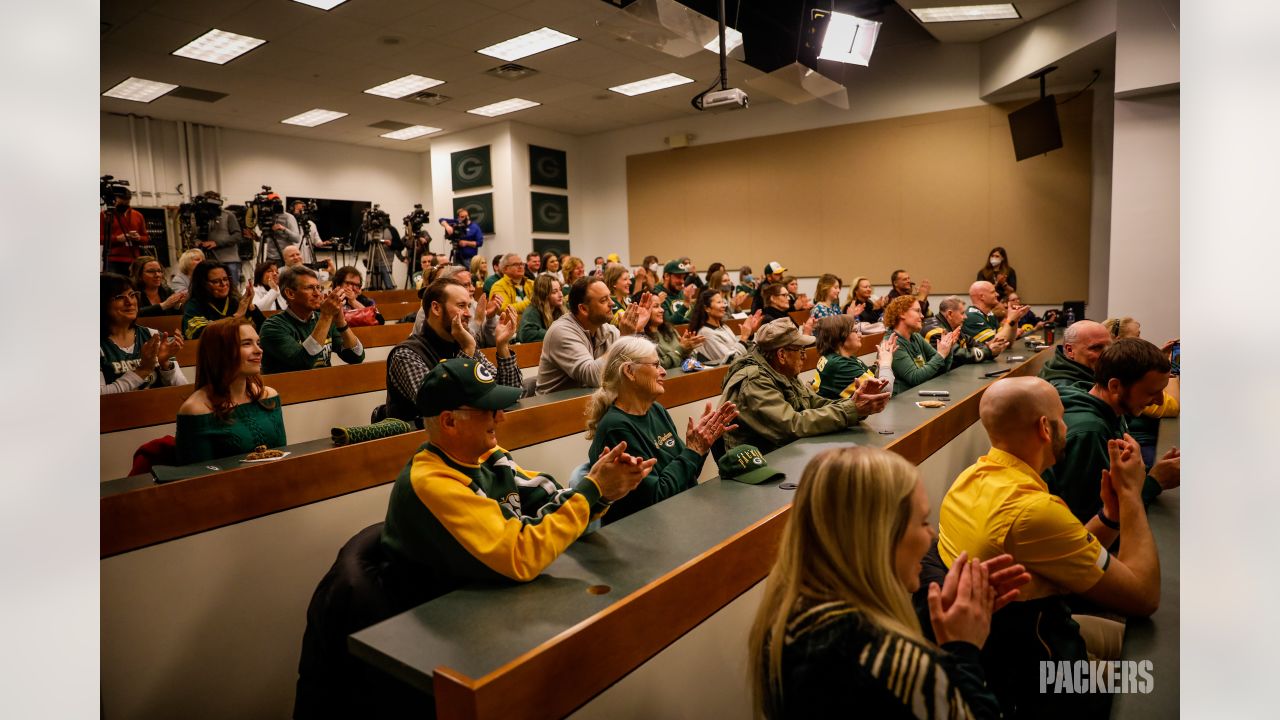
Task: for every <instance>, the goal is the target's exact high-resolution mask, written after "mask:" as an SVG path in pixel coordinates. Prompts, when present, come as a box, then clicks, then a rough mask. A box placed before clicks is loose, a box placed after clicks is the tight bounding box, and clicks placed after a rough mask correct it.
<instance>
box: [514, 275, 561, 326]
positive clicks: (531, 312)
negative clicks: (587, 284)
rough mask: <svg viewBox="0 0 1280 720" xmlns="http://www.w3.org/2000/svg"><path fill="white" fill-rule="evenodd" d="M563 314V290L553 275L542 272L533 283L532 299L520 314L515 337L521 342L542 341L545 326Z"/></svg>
mask: <svg viewBox="0 0 1280 720" xmlns="http://www.w3.org/2000/svg"><path fill="white" fill-rule="evenodd" d="M563 314H564V290H563V289H562V287H561V285H560V281H559V280H557V279H556V276H555V275H552V274H550V273H543V274H541V275H539V276H538V280H537V281H536V282H534V283H533V300H532V302H530V303H529V307H526V308H525V309H524V314H522V315H521V316H520V329H519V330H518V331H517V333H516V337H517V338H518V339H519V340H520V342H522V343H532V342H542V338H543V337H545V336H546V334H547V328H549V327H551V323H553V322H555V321H556V318H558V317H560V316H561V315H563Z"/></svg>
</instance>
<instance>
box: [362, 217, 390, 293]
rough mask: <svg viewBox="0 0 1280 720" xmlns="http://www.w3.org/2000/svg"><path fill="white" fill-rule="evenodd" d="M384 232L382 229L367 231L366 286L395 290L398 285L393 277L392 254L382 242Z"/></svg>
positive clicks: (375, 288)
mask: <svg viewBox="0 0 1280 720" xmlns="http://www.w3.org/2000/svg"><path fill="white" fill-rule="evenodd" d="M384 232H385V231H384V230H381V229H377V230H366V231H365V241H366V243H367V244H368V250H367V251H366V252H365V259H364V268H365V272H366V273H367V274H368V284H367V285H366V286H365V287H367V288H368V289H370V290H394V289H395V287H396V284H395V281H393V280H392V279H391V255H390V254H389V253H388V252H387V246H386V245H383V244H382V238H383V233H384Z"/></svg>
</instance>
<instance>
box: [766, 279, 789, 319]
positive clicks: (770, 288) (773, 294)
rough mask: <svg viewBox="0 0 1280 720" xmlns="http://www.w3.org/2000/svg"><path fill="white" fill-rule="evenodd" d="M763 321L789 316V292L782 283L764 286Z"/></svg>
mask: <svg viewBox="0 0 1280 720" xmlns="http://www.w3.org/2000/svg"><path fill="white" fill-rule="evenodd" d="M763 295H764V322H766V323H768V322H771V321H773V320H781V319H783V318H790V317H791V293H789V292H787V286H786V285H783V284H782V283H773V284H772V285H766V286H765V288H764V293H763Z"/></svg>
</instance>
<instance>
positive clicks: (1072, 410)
mask: <svg viewBox="0 0 1280 720" xmlns="http://www.w3.org/2000/svg"><path fill="white" fill-rule="evenodd" d="M1093 376H1094V384H1093V387H1091V388H1089V389H1088V390H1085V389H1083V388H1080V387H1076V386H1067V387H1060V388H1058V394H1059V395H1060V396H1061V398H1062V404H1063V406H1064V407H1065V408H1066V420H1067V440H1066V448H1065V450H1064V451H1063V453H1062V457H1061V459H1060V460H1058V463H1057V465H1055V466H1054V468H1053V469H1052V470H1049V471H1047V472H1046V473H1045V476H1044V479H1045V482H1046V483H1047V484H1048V486H1049V491H1050V492H1052V493H1053V494H1054V495H1057V496H1059V497H1061V498H1062V499H1063V500H1065V501H1066V503H1067V507H1069V508H1071V512H1072V514H1074V515H1075V516H1076V517H1077V518H1079V519H1080V521H1081V522H1086V521H1088V520H1089V518H1091V517H1093V516H1094V514H1095V513H1097V512H1098V508H1100V507H1102V500H1100V499H1099V497H1098V478H1099V477H1101V474H1102V471H1103V470H1106V469H1107V460H1108V457H1107V441H1108V440H1115V439H1119V438H1122V437H1124V436H1126V435H1128V433H1129V429H1128V425H1127V424H1126V421H1125V417H1126V416H1129V415H1137V414H1138V413H1140V412H1141V411H1142V409H1143V408H1145V407H1147V406H1148V405H1151V404H1152V403H1155V402H1158V401H1159V400H1160V398H1161V395H1162V394H1163V393H1164V388H1165V386H1166V385H1168V384H1169V360H1168V358H1166V357H1165V356H1164V355H1163V354H1162V353H1161V352H1160V348H1158V347H1156V346H1155V345H1152V344H1151V343H1149V342H1147V341H1146V340H1139V339H1137V338H1125V339H1122V340H1117V341H1115V342H1113V343H1111V345H1110V346H1108V347H1107V348H1106V349H1105V350H1103V351H1102V354H1101V355H1099V356H1098V361H1097V364H1096V366H1095V368H1094V373H1093ZM1140 459H1141V458H1140ZM1181 467H1182V462H1181V458H1180V455H1179V453H1178V449H1177V448H1173V449H1171V450H1169V452H1167V453H1165V455H1164V457H1163V458H1161V459H1160V460H1159V461H1158V462H1156V463H1155V464H1154V465H1152V466H1151V472H1150V475H1149V476H1148V477H1147V478H1146V483H1145V485H1143V487H1142V499H1143V501H1144V502H1148V503H1150V502H1151V501H1152V500H1154V499H1155V498H1156V496H1157V495H1159V494H1160V493H1161V492H1162V491H1164V490H1168V489H1170V488H1175V487H1178V483H1179V481H1180V475H1181ZM1109 517H1111V518H1115V516H1114V515H1111V516H1109Z"/></svg>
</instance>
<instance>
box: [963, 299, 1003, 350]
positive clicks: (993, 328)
mask: <svg viewBox="0 0 1280 720" xmlns="http://www.w3.org/2000/svg"><path fill="white" fill-rule="evenodd" d="M999 331H1000V321H999V320H997V319H996V316H995V315H992V314H991V313H989V312H986V313H984V312H982V311H981V310H979V309H978V308H976V307H974V306H972V305H970V306H969V309H967V310H965V311H964V324H963V325H961V328H960V334H962V335H968V336H969V338H971V339H972V340H974V341H975V342H980V343H984V342H986V341H988V340H990V339H991V338H993V337H995V336H996V333H997V332H999Z"/></svg>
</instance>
